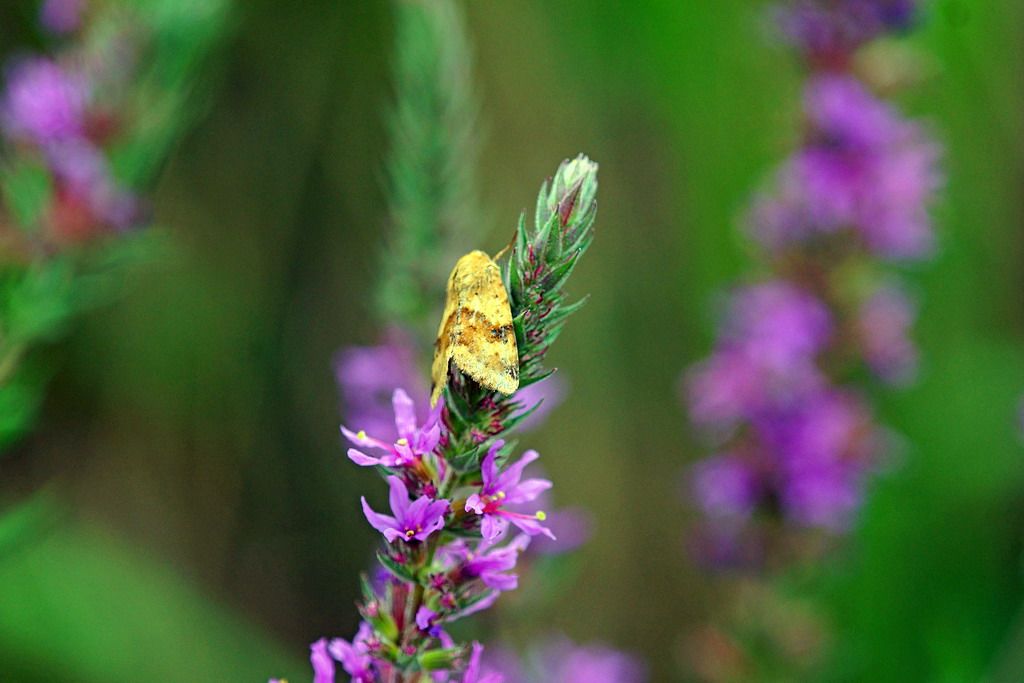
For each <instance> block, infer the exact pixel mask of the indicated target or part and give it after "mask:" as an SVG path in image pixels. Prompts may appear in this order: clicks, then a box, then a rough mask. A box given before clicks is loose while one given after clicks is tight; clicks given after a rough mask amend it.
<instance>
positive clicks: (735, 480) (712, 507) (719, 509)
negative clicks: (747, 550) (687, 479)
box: [691, 455, 762, 518]
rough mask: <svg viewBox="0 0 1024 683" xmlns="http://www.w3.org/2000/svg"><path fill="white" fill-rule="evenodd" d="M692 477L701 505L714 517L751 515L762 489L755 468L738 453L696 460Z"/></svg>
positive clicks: (695, 493)
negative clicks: (736, 454)
mask: <svg viewBox="0 0 1024 683" xmlns="http://www.w3.org/2000/svg"><path fill="white" fill-rule="evenodd" d="M691 481H692V489H693V493H694V496H695V497H696V498H697V503H698V505H700V507H701V509H702V510H704V512H705V513H706V514H708V515H711V516H714V517H737V518H745V517H748V516H749V515H750V513H751V512H753V510H754V507H755V506H756V505H757V502H758V500H759V498H760V495H761V493H762V491H761V484H760V482H759V481H758V476H757V473H756V472H755V471H754V468H753V467H751V465H750V464H749V463H748V462H746V461H744V460H743V459H742V458H740V457H739V456H735V455H718V456H714V457H710V458H706V459H704V460H701V461H699V462H697V463H695V464H694V466H693V470H692V473H691Z"/></svg>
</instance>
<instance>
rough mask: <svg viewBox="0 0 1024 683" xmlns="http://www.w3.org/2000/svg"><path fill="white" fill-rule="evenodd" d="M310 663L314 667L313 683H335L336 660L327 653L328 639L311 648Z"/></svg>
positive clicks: (323, 639) (314, 644)
mask: <svg viewBox="0 0 1024 683" xmlns="http://www.w3.org/2000/svg"><path fill="white" fill-rule="evenodd" d="M309 663H310V664H312V665H313V683H334V660H332V659H331V656H330V655H329V654H328V653H327V639H326V638H321V639H320V640H318V641H316V642H315V643H313V644H312V645H310V646H309Z"/></svg>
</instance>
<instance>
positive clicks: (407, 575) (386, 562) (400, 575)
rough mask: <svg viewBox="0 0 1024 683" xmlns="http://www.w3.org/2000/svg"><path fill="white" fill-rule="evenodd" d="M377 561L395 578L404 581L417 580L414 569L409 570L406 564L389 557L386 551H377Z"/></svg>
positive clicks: (412, 581) (411, 581)
mask: <svg viewBox="0 0 1024 683" xmlns="http://www.w3.org/2000/svg"><path fill="white" fill-rule="evenodd" d="M377 561H378V562H380V563H381V566H383V567H384V568H385V569H387V570H388V571H389V572H391V573H392V574H393V575H394V576H395V578H397V579H399V580H401V581H405V582H406V583H416V582H417V581H416V573H415V572H414V571H410V570H409V568H408V567H407V566H406V565H404V564H401V563H399V562H396V561H395V559H394V558H392V557H390V556H389V555H388V554H387V553H383V552H378V553H377Z"/></svg>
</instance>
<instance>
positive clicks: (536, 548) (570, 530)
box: [530, 507, 594, 555]
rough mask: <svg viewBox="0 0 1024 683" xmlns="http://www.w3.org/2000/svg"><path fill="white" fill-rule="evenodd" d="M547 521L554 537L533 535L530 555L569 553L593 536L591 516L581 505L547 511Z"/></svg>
mask: <svg viewBox="0 0 1024 683" xmlns="http://www.w3.org/2000/svg"><path fill="white" fill-rule="evenodd" d="M547 523H548V528H549V529H551V533H553V534H554V535H555V539H554V540H553V539H551V538H548V537H543V536H538V537H535V538H534V539H533V543H531V544H530V554H531V555H562V554H565V553H571V552H572V551H574V550H576V549H577V548H579V547H580V546H582V545H583V544H585V543H586V542H587V541H588V540H589V539H590V537H591V536H593V528H594V520H593V516H592V515H591V514H590V512H588V511H587V510H586V509H584V508H582V507H563V508H556V509H554V510H552V511H551V512H549V513H548V519H547Z"/></svg>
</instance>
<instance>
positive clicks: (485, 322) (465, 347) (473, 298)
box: [430, 251, 519, 406]
mask: <svg viewBox="0 0 1024 683" xmlns="http://www.w3.org/2000/svg"><path fill="white" fill-rule="evenodd" d="M449 362H454V363H455V366H456V367H457V368H458V369H459V370H461V371H462V372H464V373H465V374H466V375H468V376H469V377H471V378H472V379H473V381H475V382H476V383H477V384H479V385H480V386H482V387H485V388H487V389H491V390H492V391H499V392H501V393H503V394H514V393H515V391H516V389H518V388H519V350H518V349H517V348H516V333H515V329H514V328H513V327H512V309H511V308H510V307H509V303H508V292H506V291H505V283H503V282H502V281H501V271H500V270H499V269H498V264H496V263H495V262H494V260H493V259H491V257H490V256H488V255H487V254H485V253H484V252H482V251H471V252H469V253H468V254H466V255H465V256H463V257H462V258H460V259H459V260H458V261H457V262H456V263H455V268H453V269H452V274H451V275H449V276H448V298H447V300H446V301H445V304H444V315H442V316H441V326H440V327H439V328H438V330H437V342H436V343H435V345H434V364H433V366H432V367H431V373H430V374H431V379H432V380H433V382H434V390H433V393H431V395H430V405H431V406H433V405H436V404H437V399H438V398H439V397H440V396H441V392H442V391H444V387H445V385H446V384H447V383H448V363H449Z"/></svg>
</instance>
